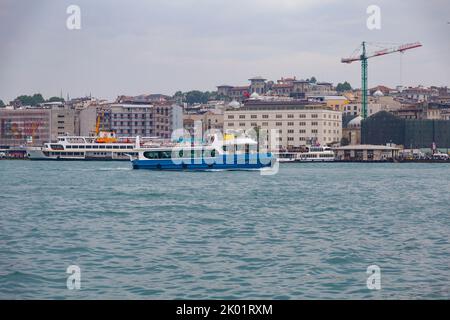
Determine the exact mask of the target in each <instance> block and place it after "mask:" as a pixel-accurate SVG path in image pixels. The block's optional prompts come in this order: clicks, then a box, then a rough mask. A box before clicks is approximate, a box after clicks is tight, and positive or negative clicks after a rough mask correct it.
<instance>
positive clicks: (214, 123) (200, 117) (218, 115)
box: [183, 110, 223, 134]
mask: <svg viewBox="0 0 450 320" xmlns="http://www.w3.org/2000/svg"><path fill="white" fill-rule="evenodd" d="M197 121H198V122H201V124H202V130H203V133H205V132H206V131H207V130H212V129H214V130H220V131H223V110H208V111H206V112H204V113H199V114H185V115H184V116H183V127H184V129H186V130H187V131H188V132H189V133H190V134H193V133H194V127H195V122H197Z"/></svg>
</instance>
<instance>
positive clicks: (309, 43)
mask: <svg viewBox="0 0 450 320" xmlns="http://www.w3.org/2000/svg"><path fill="white" fill-rule="evenodd" d="M70 4H76V5H79V6H80V8H81V30H68V29H67V28H66V19H67V17H68V14H67V13H66V8H67V7H68V6H69V5H70ZM371 4H376V5H378V6H379V7H380V8H381V18H382V20H381V27H382V28H381V30H374V31H370V30H368V29H367V27H366V19H367V17H368V15H367V14H366V8H367V7H368V5H371ZM363 40H366V41H368V42H377V43H387V44H390V43H394V44H395V43H398V44H401V43H408V42H414V41H421V42H422V43H423V45H424V47H422V48H419V49H415V50H411V51H409V52H407V53H405V54H404V55H403V58H400V54H394V55H389V56H385V57H382V58H375V59H372V60H370V61H369V86H375V85H378V84H385V85H388V86H395V85H397V84H399V83H400V80H401V79H403V84H404V85H418V84H423V85H447V86H450V2H449V1H448V0H427V1H425V0H423V1H417V0H413V1H399V0H372V1H366V0H273V1H272V0H239V1H237V0H236V1H235V0H146V1H145V0H140V1H138V0H127V1H119V0H95V1H90V0H71V1H66V0H30V1H25V0H0V99H3V100H4V101H5V102H7V101H10V100H12V99H13V98H15V97H16V96H18V95H20V94H32V93H35V92H41V93H42V94H43V95H44V97H49V96H54V95H56V96H59V95H60V91H61V90H62V91H63V93H64V97H65V96H66V94H67V93H69V94H70V96H71V97H75V96H81V95H85V94H89V93H92V95H94V96H96V97H101V98H107V99H114V98H115V97H116V96H117V95H120V94H127V95H137V94H141V93H165V94H173V93H174V92H175V91H177V90H182V91H187V90H193V89H199V90H215V86H217V85H220V84H230V85H245V84H247V83H248V81H247V79H248V78H250V77H252V76H255V75H261V76H264V77H266V78H268V79H271V80H276V79H279V78H280V77H283V76H284V77H287V76H297V78H309V77H311V76H315V77H316V78H318V79H319V80H322V81H330V82H333V83H335V84H336V83H338V82H343V81H344V80H347V81H350V83H351V84H352V85H353V86H354V87H360V65H359V63H354V64H351V65H346V64H341V63H340V58H341V57H345V56H349V55H351V54H352V53H353V52H354V50H355V49H356V48H357V46H358V44H360V43H361V41H363ZM401 60H402V61H403V62H402V64H401V63H400V61H401ZM401 65H402V66H403V67H402V68H401V67H400V66H401ZM401 69H402V70H403V72H400V70H401Z"/></svg>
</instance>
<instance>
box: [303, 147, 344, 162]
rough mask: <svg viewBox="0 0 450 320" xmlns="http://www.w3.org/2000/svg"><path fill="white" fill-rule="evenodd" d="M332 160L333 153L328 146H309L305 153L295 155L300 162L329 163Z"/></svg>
mask: <svg viewBox="0 0 450 320" xmlns="http://www.w3.org/2000/svg"><path fill="white" fill-rule="evenodd" d="M334 159H335V154H334V151H333V150H332V149H331V148H330V147H328V146H310V147H308V151H307V152H300V153H298V154H297V161H300V162H331V161H334Z"/></svg>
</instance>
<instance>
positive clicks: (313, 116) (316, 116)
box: [311, 113, 319, 119]
mask: <svg viewBox="0 0 450 320" xmlns="http://www.w3.org/2000/svg"><path fill="white" fill-rule="evenodd" d="M318 117H319V116H318V115H317V114H315V113H313V114H312V115H311V118H314V119H315V118H318Z"/></svg>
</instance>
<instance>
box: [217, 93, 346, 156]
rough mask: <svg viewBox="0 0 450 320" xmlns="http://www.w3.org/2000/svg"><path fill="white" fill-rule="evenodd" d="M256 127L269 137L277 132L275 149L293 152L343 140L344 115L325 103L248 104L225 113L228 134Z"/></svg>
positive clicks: (260, 102) (252, 102)
mask: <svg viewBox="0 0 450 320" xmlns="http://www.w3.org/2000/svg"><path fill="white" fill-rule="evenodd" d="M255 128H257V130H259V131H260V132H262V131H265V132H266V133H267V134H268V135H269V137H270V135H271V133H272V132H278V141H277V142H278V145H276V146H275V147H277V148H279V149H285V150H293V149H296V148H300V147H303V146H307V145H310V144H311V143H320V144H333V143H338V142H340V140H341V135H342V114H341V112H339V111H334V110H331V108H327V107H326V106H325V105H323V104H311V103H308V102H300V101H283V102H281V101H278V102H277V101H248V102H247V103H246V104H245V105H244V106H243V107H241V108H227V109H226V110H225V112H224V131H225V132H227V131H234V130H248V129H255ZM272 130H275V131H272Z"/></svg>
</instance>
